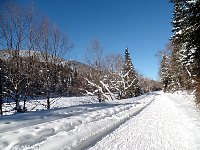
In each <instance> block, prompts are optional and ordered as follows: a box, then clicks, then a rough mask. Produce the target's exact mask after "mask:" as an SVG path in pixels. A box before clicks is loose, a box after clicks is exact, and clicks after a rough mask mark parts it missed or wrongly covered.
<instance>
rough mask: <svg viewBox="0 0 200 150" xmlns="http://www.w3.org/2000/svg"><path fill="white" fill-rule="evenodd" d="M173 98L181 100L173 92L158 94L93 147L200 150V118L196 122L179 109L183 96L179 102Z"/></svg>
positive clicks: (136, 149) (120, 149)
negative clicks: (144, 107) (171, 93)
mask: <svg viewBox="0 0 200 150" xmlns="http://www.w3.org/2000/svg"><path fill="white" fill-rule="evenodd" d="M169 95H170V94H169ZM169 97H170V98H169ZM172 98H174V100H176V102H178V100H177V99H176V98H177V97H173V96H172V95H170V96H167V94H162V95H159V96H157V97H156V99H155V100H154V101H153V102H152V104H151V105H150V106H149V107H147V108H146V109H145V110H144V111H142V112H141V113H140V114H138V115H137V116H135V117H133V118H132V119H130V120H129V121H127V122H126V123H125V124H123V125H122V126H120V127H119V128H118V129H116V130H115V131H113V132H112V133H111V134H108V135H107V136H106V137H104V138H103V139H102V140H101V141H99V142H98V143H97V144H95V145H94V146H93V147H91V148H90V149H89V150H97V149H98V150H105V149H106V150H171V149H173V150H199V149H200V143H199V142H200V141H199V140H200V136H199V134H200V122H198V121H200V120H198V121H197V120H196V121H197V122H196V123H195V122H194V121H192V119H195V118H192V117H191V116H188V114H187V113H186V112H184V111H182V109H179V108H177V107H178V106H177V105H179V107H180V105H181V101H182V102H184V100H183V99H179V102H178V104H177V103H176V102H174V101H173V100H172ZM184 110H185V109H184ZM193 110H194V109H193ZM193 112H194V111H193ZM185 113H186V114H185ZM194 113H195V112H194ZM190 115H191V114H190ZM196 115H197V116H196V117H199V116H198V113H197V112H196ZM198 119H199V118H198Z"/></svg>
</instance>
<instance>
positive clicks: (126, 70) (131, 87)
mask: <svg viewBox="0 0 200 150" xmlns="http://www.w3.org/2000/svg"><path fill="white" fill-rule="evenodd" d="M122 84H123V85H122V93H121V94H120V96H119V97H122V98H123V97H124V98H131V97H133V96H139V95H140V94H141V89H140V87H139V84H138V78H137V75H136V71H135V69H134V67H133V64H132V61H131V58H130V53H129V51H128V48H126V49H125V62H124V66H123V83H122Z"/></svg>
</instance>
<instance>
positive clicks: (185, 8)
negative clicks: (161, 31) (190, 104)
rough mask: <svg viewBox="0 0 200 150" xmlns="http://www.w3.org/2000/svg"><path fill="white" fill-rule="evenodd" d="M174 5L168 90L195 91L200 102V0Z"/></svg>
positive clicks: (182, 0)
mask: <svg viewBox="0 0 200 150" xmlns="http://www.w3.org/2000/svg"><path fill="white" fill-rule="evenodd" d="M170 2H171V3H173V4H174V9H173V20H172V25H173V29H172V32H173V36H172V39H171V42H172V47H171V55H170V56H169V58H170V59H169V60H170V62H169V66H168V76H169V77H170V82H168V85H167V88H168V89H167V90H168V91H174V90H182V89H187V90H188V89H189V90H190V89H193V90H194V91H195V93H196V98H197V102H198V103H200V38H199V37H200V0H171V1H170ZM163 59H164V58H163ZM163 61H164V60H163ZM161 62H162V61H161ZM161 71H162V64H161ZM161 78H162V74H161Z"/></svg>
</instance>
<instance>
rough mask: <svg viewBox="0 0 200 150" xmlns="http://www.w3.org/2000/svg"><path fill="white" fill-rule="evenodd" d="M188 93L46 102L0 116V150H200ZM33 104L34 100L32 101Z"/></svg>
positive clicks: (199, 123) (197, 116)
mask: <svg viewBox="0 0 200 150" xmlns="http://www.w3.org/2000/svg"><path fill="white" fill-rule="evenodd" d="M193 100H194V99H193V96H191V95H188V94H187V93H186V92H178V93H174V94H165V93H162V92H154V93H150V94H146V95H142V96H140V97H137V98H131V99H126V100H115V101H111V102H103V103H97V102H95V100H94V99H92V98H91V97H74V98H60V99H57V100H55V101H54V103H53V104H52V108H53V109H51V110H41V111H35V110H40V109H44V105H43V103H45V101H44V100H43V101H42V100H41V102H40V101H34V103H38V105H36V106H37V107H35V108H31V106H30V107H28V109H33V110H34V111H33V112H28V113H24V114H14V115H7V116H2V117H0V149H1V150H10V149H13V150H23V149H24V150H32V149H34V150H35V149H40V150H59V149H60V150H68V149H71V150H83V149H89V150H97V149H98V150H136V149H137V150H144V149H146V150H150V149H151V150H170V149H174V150H199V149H200V113H199V112H197V109H196V108H195V104H194V102H193ZM32 103H33V102H32Z"/></svg>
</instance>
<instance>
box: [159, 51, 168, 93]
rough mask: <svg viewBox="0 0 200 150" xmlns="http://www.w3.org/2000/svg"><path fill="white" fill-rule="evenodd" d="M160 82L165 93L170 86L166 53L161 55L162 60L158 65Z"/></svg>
mask: <svg viewBox="0 0 200 150" xmlns="http://www.w3.org/2000/svg"><path fill="white" fill-rule="evenodd" d="M160 78H161V79H160V80H161V83H162V85H163V91H164V92H166V91H167V90H168V87H169V84H170V74H169V58H168V57H167V55H166V53H165V52H163V53H162V60H161V63H160Z"/></svg>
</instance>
